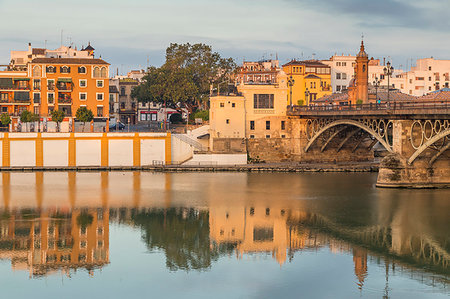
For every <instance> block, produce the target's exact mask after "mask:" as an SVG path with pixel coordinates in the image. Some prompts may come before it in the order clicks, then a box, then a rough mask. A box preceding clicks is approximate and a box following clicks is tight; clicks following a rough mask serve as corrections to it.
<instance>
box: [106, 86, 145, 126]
mask: <svg viewBox="0 0 450 299" xmlns="http://www.w3.org/2000/svg"><path fill="white" fill-rule="evenodd" d="M111 85H112V86H116V88H117V89H118V90H119V120H120V121H121V122H122V123H123V124H128V123H129V124H132V125H133V124H136V123H137V106H138V105H137V100H136V99H135V98H133V97H132V96H131V91H132V90H133V88H134V87H136V86H138V85H139V81H138V80H137V79H132V78H121V79H120V78H114V79H111Z"/></svg>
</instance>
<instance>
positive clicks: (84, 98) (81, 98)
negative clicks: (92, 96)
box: [80, 92, 87, 101]
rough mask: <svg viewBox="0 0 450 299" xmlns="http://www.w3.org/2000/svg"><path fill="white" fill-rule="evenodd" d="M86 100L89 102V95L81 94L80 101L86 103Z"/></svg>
mask: <svg viewBox="0 0 450 299" xmlns="http://www.w3.org/2000/svg"><path fill="white" fill-rule="evenodd" d="M86 100H87V93H86V92H80V101H86Z"/></svg>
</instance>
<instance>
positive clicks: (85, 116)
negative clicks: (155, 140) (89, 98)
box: [75, 107, 94, 132]
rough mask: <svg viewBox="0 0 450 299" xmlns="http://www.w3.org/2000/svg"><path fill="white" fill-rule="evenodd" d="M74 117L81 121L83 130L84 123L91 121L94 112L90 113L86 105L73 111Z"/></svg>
mask: <svg viewBox="0 0 450 299" xmlns="http://www.w3.org/2000/svg"><path fill="white" fill-rule="evenodd" d="M75 117H76V119H78V120H79V121H82V122H83V132H84V127H85V125H86V123H87V122H91V121H92V120H93V119H94V113H92V110H91V109H88V108H86V107H80V108H78V110H77V112H76V113H75Z"/></svg>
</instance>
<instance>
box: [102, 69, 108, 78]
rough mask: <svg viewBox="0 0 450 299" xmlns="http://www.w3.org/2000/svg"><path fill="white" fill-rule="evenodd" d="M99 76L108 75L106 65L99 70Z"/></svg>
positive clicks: (104, 76) (105, 76)
mask: <svg viewBox="0 0 450 299" xmlns="http://www.w3.org/2000/svg"><path fill="white" fill-rule="evenodd" d="M100 77H101V78H107V77H108V70H107V69H106V67H102V68H101V70H100Z"/></svg>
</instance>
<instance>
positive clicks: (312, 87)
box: [283, 60, 332, 105]
mask: <svg viewBox="0 0 450 299" xmlns="http://www.w3.org/2000/svg"><path fill="white" fill-rule="evenodd" d="M283 71H284V72H285V73H286V75H287V79H288V81H287V82H288V86H289V87H288V88H289V97H288V103H287V104H288V105H291V104H292V105H309V104H310V103H311V102H312V101H314V100H315V99H318V98H320V97H323V96H325V95H329V94H331V92H332V89H331V68H330V67H329V66H328V65H325V64H323V63H321V62H319V61H317V60H305V61H297V60H292V61H290V62H288V63H286V64H285V65H283ZM291 85H292V86H291Z"/></svg>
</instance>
